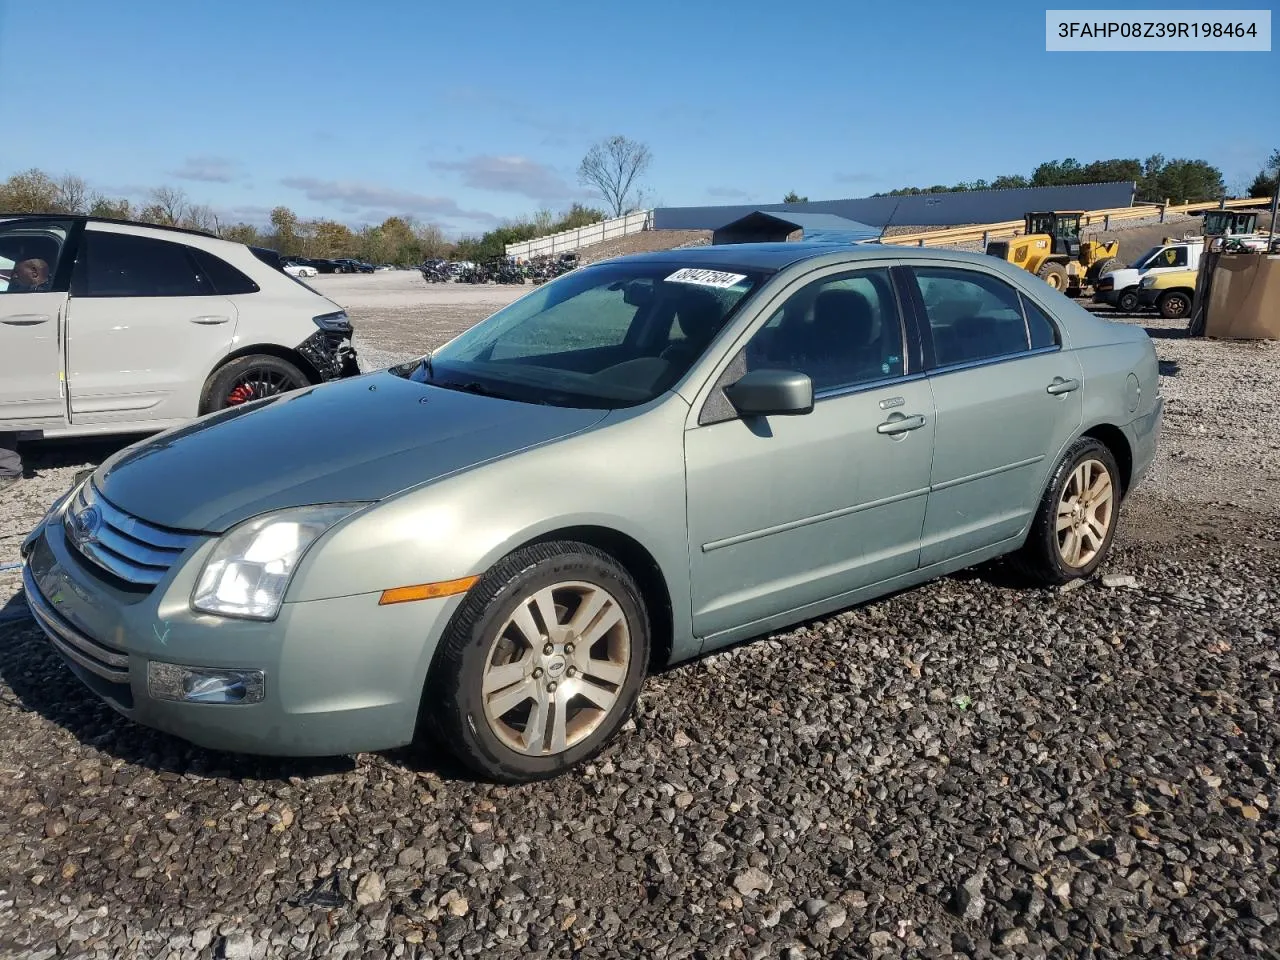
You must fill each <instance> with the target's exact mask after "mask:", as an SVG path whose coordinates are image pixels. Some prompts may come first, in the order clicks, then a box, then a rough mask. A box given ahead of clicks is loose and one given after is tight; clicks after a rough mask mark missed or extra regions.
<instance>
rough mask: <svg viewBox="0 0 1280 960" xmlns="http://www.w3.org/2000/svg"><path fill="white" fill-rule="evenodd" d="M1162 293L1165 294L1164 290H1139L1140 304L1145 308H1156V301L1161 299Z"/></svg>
mask: <svg viewBox="0 0 1280 960" xmlns="http://www.w3.org/2000/svg"><path fill="white" fill-rule="evenodd" d="M1162 293H1164V291H1163V290H1139V291H1138V303H1140V304H1141V305H1142V306H1144V307H1154V306H1155V305H1156V301H1157V300H1159V299H1160V294H1162Z"/></svg>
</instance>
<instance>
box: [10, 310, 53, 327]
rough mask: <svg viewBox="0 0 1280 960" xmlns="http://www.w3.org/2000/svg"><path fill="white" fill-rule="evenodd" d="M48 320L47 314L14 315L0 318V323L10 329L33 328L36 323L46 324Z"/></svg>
mask: <svg viewBox="0 0 1280 960" xmlns="http://www.w3.org/2000/svg"><path fill="white" fill-rule="evenodd" d="M50 319H51V318H50V316H49V315H48V314H47V313H15V314H14V315H13V316H11V317H3V318H0V323H7V324H8V325H9V326H11V327H34V326H35V325H36V324H37V323H48V322H49V320H50Z"/></svg>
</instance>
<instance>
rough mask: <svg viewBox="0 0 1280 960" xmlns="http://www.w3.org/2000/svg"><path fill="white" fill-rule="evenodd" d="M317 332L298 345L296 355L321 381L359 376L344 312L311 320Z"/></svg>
mask: <svg viewBox="0 0 1280 960" xmlns="http://www.w3.org/2000/svg"><path fill="white" fill-rule="evenodd" d="M312 319H313V320H314V321H315V324H316V326H317V327H319V328H320V329H318V330H317V331H316V332H315V333H313V334H312V335H311V336H309V337H307V339H306V340H303V341H302V343H300V344H298V352H299V353H300V354H302V355H303V356H304V357H305V358H306V359H307V362H308V363H310V364H311V365H312V366H313V367H315V368H316V370H317V372H319V374H320V378H321V379H322V380H326V381H327V380H340V379H342V378H344V377H355V376H358V375H359V374H360V365H359V363H358V361H357V359H356V348H355V345H354V344H353V342H352V340H353V335H354V332H353V330H352V328H351V320H350V318H348V317H347V312H346V311H345V310H339V311H337V312H336V313H324V314H321V315H320V316H318V317H313V318H312Z"/></svg>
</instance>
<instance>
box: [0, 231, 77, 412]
mask: <svg viewBox="0 0 1280 960" xmlns="http://www.w3.org/2000/svg"><path fill="white" fill-rule="evenodd" d="M70 231H71V223H70V222H69V221H60V220H44V221H34V220H26V221H22V220H14V221H9V222H7V223H0V432H6V431H26V430H32V431H36V430H47V429H52V428H55V427H61V426H64V425H65V423H66V410H67V402H66V394H65V392H64V383H63V378H62V338H61V335H60V333H61V329H62V321H63V314H64V311H65V309H66V303H67V293H66V289H67V288H66V282H65V274H66V272H67V271H66V269H65V266H64V264H63V261H64V259H65V257H64V256H63V254H64V252H65V251H66V247H67V237H68V235H69V233H70ZM59 267H63V269H62V270H61V271H60V270H59Z"/></svg>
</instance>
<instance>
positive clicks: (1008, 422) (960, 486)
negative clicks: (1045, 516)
mask: <svg viewBox="0 0 1280 960" xmlns="http://www.w3.org/2000/svg"><path fill="white" fill-rule="evenodd" d="M912 273H913V275H914V277H915V280H916V290H917V291H918V293H919V300H917V304H918V308H919V309H922V310H923V312H924V313H925V315H926V316H927V319H928V327H927V330H928V332H929V333H930V335H931V341H932V353H933V357H932V364H931V366H932V369H931V371H930V374H929V383H930V385H931V386H932V388H933V399H934V403H935V405H936V406H937V410H938V422H937V432H936V436H935V438H934V456H933V470H932V474H931V476H930V486H931V491H930V493H929V509H928V512H927V514H926V517H925V524H924V537H923V541H922V543H921V554H920V563H921V566H926V567H927V566H930V565H931V564H934V563H938V562H941V561H944V560H950V559H953V558H955V557H960V556H963V555H965V554H967V553H970V552H972V551H976V550H981V549H983V548H985V547H990V546H992V545H994V544H997V543H1001V542H1003V541H1005V540H1008V539H1009V538H1011V537H1015V536H1018V535H1019V534H1020V533H1021V532H1022V531H1023V530H1024V529H1025V528H1026V526H1027V524H1028V523H1029V521H1030V519H1031V517H1032V515H1033V514H1034V513H1035V510H1036V508H1037V506H1038V504H1039V501H1040V496H1041V494H1042V493H1043V490H1044V484H1045V482H1046V479H1047V477H1048V475H1049V472H1050V470H1051V469H1052V468H1053V466H1054V461H1055V460H1056V458H1057V456H1058V454H1059V451H1061V450H1062V449H1063V448H1064V447H1065V446H1066V444H1067V443H1068V442H1069V441H1070V440H1071V439H1072V437H1074V436H1075V434H1076V432H1077V430H1078V429H1079V426H1080V422H1081V419H1082V417H1083V400H1082V398H1083V394H1084V389H1083V387H1084V373H1083V371H1082V369H1081V366H1080V361H1079V359H1078V358H1077V357H1076V355H1075V353H1074V352H1072V351H1071V350H1069V349H1065V347H1066V346H1069V345H1065V344H1064V343H1063V339H1062V334H1061V332H1060V331H1059V330H1058V328H1057V326H1056V325H1055V324H1054V323H1053V321H1052V320H1051V319H1050V318H1049V316H1048V315H1047V314H1046V313H1045V312H1044V311H1043V310H1041V309H1040V308H1039V307H1037V306H1036V304H1035V303H1034V302H1033V301H1032V300H1030V299H1029V298H1027V297H1025V296H1024V295H1022V294H1020V293H1019V292H1018V291H1017V290H1015V289H1014V288H1013V287H1012V286H1010V285H1009V284H1008V283H1006V282H1005V281H1004V280H1003V279H1001V278H999V277H997V276H995V275H993V274H990V273H987V272H985V271H982V270H977V269H971V268H968V267H961V266H943V265H917V266H914V267H913V268H912Z"/></svg>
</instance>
